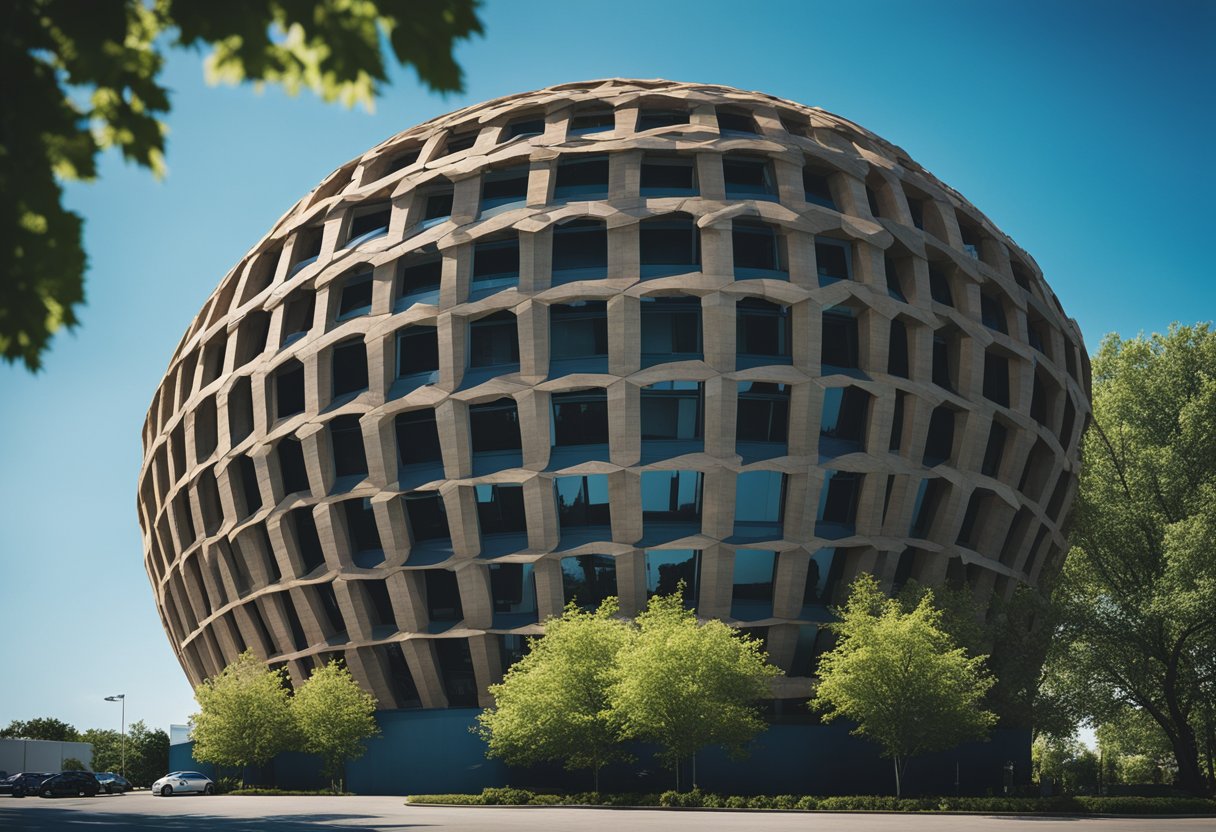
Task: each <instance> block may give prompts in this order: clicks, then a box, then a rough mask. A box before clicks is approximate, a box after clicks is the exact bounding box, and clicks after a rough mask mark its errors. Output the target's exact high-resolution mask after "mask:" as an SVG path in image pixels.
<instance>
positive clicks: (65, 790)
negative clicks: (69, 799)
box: [38, 771, 101, 797]
mask: <svg viewBox="0 0 1216 832" xmlns="http://www.w3.org/2000/svg"><path fill="white" fill-rule="evenodd" d="M99 791H101V784H100V783H98V782H97V778H96V777H94V776H93V772H91V771H61V772H59V773H58V774H52V775H51V776H50V777H48V778H47V779H46V780H43V781H42V785H41V786H39V787H38V794H40V795H42V796H43V797H62V796H64V795H71V794H74V795H77V796H79V797H95V796H96V795H97V793H98V792H99Z"/></svg>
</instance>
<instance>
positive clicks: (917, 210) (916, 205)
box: [908, 196, 925, 231]
mask: <svg viewBox="0 0 1216 832" xmlns="http://www.w3.org/2000/svg"><path fill="white" fill-rule="evenodd" d="M908 213H909V214H911V215H912V224H913V225H914V226H916V227H917V228H919V229H921V230H922V231H923V230H924V228H925V203H924V200H921V199H917V198H916V197H913V196H909V197H908Z"/></svg>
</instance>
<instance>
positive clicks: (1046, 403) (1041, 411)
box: [1030, 370, 1055, 427]
mask: <svg viewBox="0 0 1216 832" xmlns="http://www.w3.org/2000/svg"><path fill="white" fill-rule="evenodd" d="M1054 398H1055V397H1054V396H1052V395H1050V393H1049V392H1048V389H1047V385H1046V384H1045V383H1044V381H1043V376H1042V374H1040V373H1039V372H1038V371H1037V370H1036V371H1035V374H1034V386H1033V387H1032V389H1031V392H1030V418H1031V419H1034V420H1035V421H1036V422H1038V423H1039V424H1040V425H1042V426H1043V427H1047V419H1048V417H1049V415H1050V414H1051V411H1052V410H1054V404H1055V402H1054Z"/></svg>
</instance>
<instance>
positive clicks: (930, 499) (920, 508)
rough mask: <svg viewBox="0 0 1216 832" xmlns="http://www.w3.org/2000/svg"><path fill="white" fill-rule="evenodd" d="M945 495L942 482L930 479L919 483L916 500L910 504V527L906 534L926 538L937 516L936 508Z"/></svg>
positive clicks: (934, 478)
mask: <svg viewBox="0 0 1216 832" xmlns="http://www.w3.org/2000/svg"><path fill="white" fill-rule="evenodd" d="M944 493H945V486H943V485H942V480H941V479H939V478H936V477H930V478H927V479H923V480H921V481H920V485H919V486H918V487H917V490H916V500H915V502H914V503H913V504H912V527H911V528H910V529H909V531H908V534H909V535H911V536H912V537H920V538H926V537H928V536H929V530H930V529H931V528H932V526H933V519H934V518H935V517H936V516H937V509H938V506H939V505H940V504H941V499H942V496H943V494H944Z"/></svg>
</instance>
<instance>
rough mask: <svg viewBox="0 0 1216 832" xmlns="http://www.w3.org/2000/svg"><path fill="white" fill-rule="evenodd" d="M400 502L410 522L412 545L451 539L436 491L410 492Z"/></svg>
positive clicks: (444, 509)
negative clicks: (403, 505)
mask: <svg viewBox="0 0 1216 832" xmlns="http://www.w3.org/2000/svg"><path fill="white" fill-rule="evenodd" d="M401 500H402V502H403V503H404V504H405V515H406V517H407V518H408V519H409V521H410V539H411V540H412V541H413V542H414V543H422V542H424V541H428V540H449V539H451V537H452V534H451V532H449V531H448V514H447V510H446V508H445V506H444V503H443V497H441V496H440V494H439V492H438V491H411V492H410V493H409V494H406V495H404V496H403V497H402V498H401Z"/></svg>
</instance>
